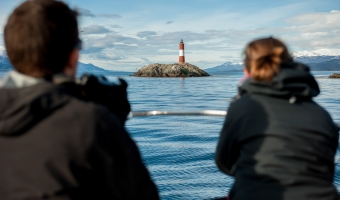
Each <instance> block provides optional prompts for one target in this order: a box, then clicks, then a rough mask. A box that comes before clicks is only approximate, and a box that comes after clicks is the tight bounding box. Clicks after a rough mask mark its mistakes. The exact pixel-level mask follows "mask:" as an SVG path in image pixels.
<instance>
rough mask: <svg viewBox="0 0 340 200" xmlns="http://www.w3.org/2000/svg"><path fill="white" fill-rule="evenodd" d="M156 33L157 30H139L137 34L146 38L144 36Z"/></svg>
mask: <svg viewBox="0 0 340 200" xmlns="http://www.w3.org/2000/svg"><path fill="white" fill-rule="evenodd" d="M156 34H157V32H155V31H141V32H138V33H137V34H136V35H137V36H138V37H140V38H144V37H148V36H153V35H156Z"/></svg>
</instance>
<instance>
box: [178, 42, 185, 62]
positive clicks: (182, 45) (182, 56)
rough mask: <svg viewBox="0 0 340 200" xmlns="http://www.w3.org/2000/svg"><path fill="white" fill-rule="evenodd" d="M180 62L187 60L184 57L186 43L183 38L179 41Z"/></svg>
mask: <svg viewBox="0 0 340 200" xmlns="http://www.w3.org/2000/svg"><path fill="white" fill-rule="evenodd" d="M179 62H185V59H184V43H183V40H182V39H181V42H180V43H179Z"/></svg>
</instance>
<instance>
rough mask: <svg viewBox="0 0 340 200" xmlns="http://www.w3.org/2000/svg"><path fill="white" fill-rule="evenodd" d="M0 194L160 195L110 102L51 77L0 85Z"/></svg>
mask: <svg viewBox="0 0 340 200" xmlns="http://www.w3.org/2000/svg"><path fill="white" fill-rule="evenodd" d="M0 199H2V200H6V199H65V200H66V199H159V197H158V191H157V188H156V186H155V185H154V183H153V182H152V180H151V179H150V175H149V173H148V171H147V169H146V168H145V166H144V164H143V162H142V160H141V156H140V153H139V150H138V148H137V146H136V144H135V142H134V141H133V140H132V139H131V138H130V136H129V134H128V133H127V132H126V130H125V129H124V126H123V124H122V123H121V122H120V121H119V120H118V119H117V118H116V117H115V115H114V114H112V112H110V111H109V110H108V109H107V108H106V107H103V106H101V105H98V104H94V103H91V102H86V101H82V100H79V99H78V98H76V97H75V96H74V95H73V92H72V90H70V89H69V88H68V87H66V86H62V85H54V84H51V83H49V82H45V83H40V84H37V85H34V86H30V87H25V88H19V89H0Z"/></svg>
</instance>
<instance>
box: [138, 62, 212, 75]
mask: <svg viewBox="0 0 340 200" xmlns="http://www.w3.org/2000/svg"><path fill="white" fill-rule="evenodd" d="M132 76H141V77H200V76H210V75H209V74H208V73H207V72H205V71H203V70H201V69H200V68H198V67H196V66H195V65H192V64H189V63H186V62H185V63H180V62H179V63H174V64H159V63H155V64H150V65H147V66H144V67H142V68H141V69H139V70H138V71H137V72H135V73H134V74H133V75H132Z"/></svg>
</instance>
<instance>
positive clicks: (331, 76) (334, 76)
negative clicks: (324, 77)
mask: <svg viewBox="0 0 340 200" xmlns="http://www.w3.org/2000/svg"><path fill="white" fill-rule="evenodd" d="M328 78H340V73H334V74H332V75H330V76H329V77H328Z"/></svg>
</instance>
